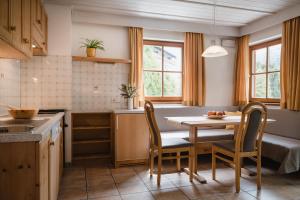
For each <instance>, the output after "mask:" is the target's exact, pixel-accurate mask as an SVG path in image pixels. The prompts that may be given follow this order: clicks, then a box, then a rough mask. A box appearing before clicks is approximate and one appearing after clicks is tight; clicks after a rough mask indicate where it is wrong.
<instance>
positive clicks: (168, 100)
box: [143, 40, 184, 103]
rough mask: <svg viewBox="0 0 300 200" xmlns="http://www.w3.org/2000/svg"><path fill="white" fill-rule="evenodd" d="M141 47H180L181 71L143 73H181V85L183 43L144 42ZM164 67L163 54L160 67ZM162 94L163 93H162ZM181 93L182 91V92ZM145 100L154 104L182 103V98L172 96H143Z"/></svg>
mask: <svg viewBox="0 0 300 200" xmlns="http://www.w3.org/2000/svg"><path fill="white" fill-rule="evenodd" d="M143 45H157V46H167V47H180V48H181V49H182V57H181V59H182V71H181V72H180V71H164V69H162V71H160V70H144V69H143V72H144V71H153V72H162V73H164V72H166V73H181V74H182V83H183V68H184V61H183V53H184V49H183V48H184V43H183V42H171V41H158V40H144V41H143ZM163 65H164V54H162V67H163ZM162 86H163V77H162ZM162 92H163V91H162ZM182 93H183V91H182ZM145 100H150V101H152V102H154V103H182V96H181V97H173V96H160V97H159V96H158V97H157V96H145Z"/></svg>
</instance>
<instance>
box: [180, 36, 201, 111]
mask: <svg viewBox="0 0 300 200" xmlns="http://www.w3.org/2000/svg"><path fill="white" fill-rule="evenodd" d="M203 46H204V45H203V34H202V33H185V39H184V70H183V104H185V105H189V106H204V104H205V67H204V58H203V57H202V53H203V51H204V47H203Z"/></svg>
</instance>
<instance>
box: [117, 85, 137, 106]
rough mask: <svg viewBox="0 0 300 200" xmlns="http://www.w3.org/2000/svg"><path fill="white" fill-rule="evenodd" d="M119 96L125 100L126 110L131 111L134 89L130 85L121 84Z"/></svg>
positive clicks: (135, 90) (135, 93)
mask: <svg viewBox="0 0 300 200" xmlns="http://www.w3.org/2000/svg"><path fill="white" fill-rule="evenodd" d="M120 91H121V92H122V93H121V96H122V97H124V98H125V99H127V105H128V110H132V109H133V98H134V97H136V96H137V89H136V87H134V86H132V85H131V84H122V85H121V88H120Z"/></svg>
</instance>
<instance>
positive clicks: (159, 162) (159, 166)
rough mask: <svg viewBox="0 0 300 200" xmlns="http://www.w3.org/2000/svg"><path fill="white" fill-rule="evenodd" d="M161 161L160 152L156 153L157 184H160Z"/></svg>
mask: <svg viewBox="0 0 300 200" xmlns="http://www.w3.org/2000/svg"><path fill="white" fill-rule="evenodd" d="M161 162H162V153H161V152H159V153H158V164H157V185H158V186H159V185H160V177H161Z"/></svg>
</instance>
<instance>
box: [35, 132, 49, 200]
mask: <svg viewBox="0 0 300 200" xmlns="http://www.w3.org/2000/svg"><path fill="white" fill-rule="evenodd" d="M49 135H50V134H49ZM38 146H39V151H38V155H37V158H39V162H38V168H37V169H38V171H37V172H38V178H37V180H38V184H37V185H38V186H39V189H38V193H37V199H40V200H47V199H48V197H49V137H48V138H47V139H45V140H44V141H42V142H40V143H39V144H38Z"/></svg>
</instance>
